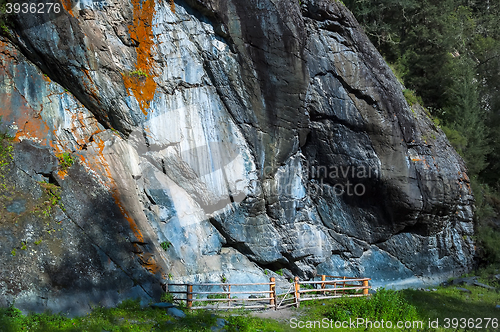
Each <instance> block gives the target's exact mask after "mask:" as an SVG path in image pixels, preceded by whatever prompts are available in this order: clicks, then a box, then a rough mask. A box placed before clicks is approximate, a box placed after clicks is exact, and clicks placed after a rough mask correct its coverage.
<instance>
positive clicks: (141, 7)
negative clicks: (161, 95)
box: [122, 0, 156, 115]
mask: <svg viewBox="0 0 500 332" xmlns="http://www.w3.org/2000/svg"><path fill="white" fill-rule="evenodd" d="M132 4H133V6H134V22H133V24H132V25H129V27H128V28H129V33H130V37H131V38H132V39H133V40H136V41H138V42H139V46H138V47H137V48H136V52H137V63H136V66H135V68H136V70H135V72H137V73H140V74H139V75H138V74H122V76H123V82H124V84H125V87H126V88H127V90H128V91H129V93H130V92H132V93H133V95H134V97H135V98H136V99H137V101H138V102H139V107H140V108H141V111H142V113H144V115H147V110H148V109H149V105H150V103H151V101H152V100H153V97H154V95H155V92H156V82H155V81H154V78H153V77H152V75H151V74H152V73H153V72H154V70H153V63H154V61H153V59H152V55H151V52H152V49H153V47H154V42H153V28H152V23H153V16H154V14H155V1H154V0H144V1H141V0H132Z"/></svg>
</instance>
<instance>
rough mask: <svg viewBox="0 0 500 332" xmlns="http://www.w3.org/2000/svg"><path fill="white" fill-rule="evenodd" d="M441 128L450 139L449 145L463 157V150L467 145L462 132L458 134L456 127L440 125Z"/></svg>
mask: <svg viewBox="0 0 500 332" xmlns="http://www.w3.org/2000/svg"><path fill="white" fill-rule="evenodd" d="M441 128H442V129H443V131H444V133H445V134H446V137H447V138H448V140H449V141H450V143H451V145H452V146H453V147H454V148H455V150H456V151H457V152H458V153H459V154H460V155H461V156H462V157H463V151H464V149H465V148H466V147H467V138H465V137H464V136H462V134H460V133H459V132H458V130H456V129H453V128H450V127H447V126H442V127H441Z"/></svg>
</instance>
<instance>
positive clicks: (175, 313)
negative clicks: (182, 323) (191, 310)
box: [167, 308, 186, 318]
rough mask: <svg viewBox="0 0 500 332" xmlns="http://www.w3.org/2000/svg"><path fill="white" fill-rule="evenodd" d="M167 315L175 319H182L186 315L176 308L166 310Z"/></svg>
mask: <svg viewBox="0 0 500 332" xmlns="http://www.w3.org/2000/svg"><path fill="white" fill-rule="evenodd" d="M167 315H169V316H172V317H175V318H184V317H186V314H185V313H184V312H183V311H182V310H180V309H177V308H168V309H167Z"/></svg>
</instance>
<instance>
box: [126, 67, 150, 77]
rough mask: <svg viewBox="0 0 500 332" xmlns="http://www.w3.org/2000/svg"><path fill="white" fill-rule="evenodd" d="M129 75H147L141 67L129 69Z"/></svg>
mask: <svg viewBox="0 0 500 332" xmlns="http://www.w3.org/2000/svg"><path fill="white" fill-rule="evenodd" d="M128 75H129V76H138V77H148V76H149V75H148V73H146V72H145V71H144V70H142V69H136V70H134V71H131V72H129V73H128Z"/></svg>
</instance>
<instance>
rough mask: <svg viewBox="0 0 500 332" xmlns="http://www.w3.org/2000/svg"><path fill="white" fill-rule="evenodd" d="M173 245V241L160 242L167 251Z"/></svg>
mask: <svg viewBox="0 0 500 332" xmlns="http://www.w3.org/2000/svg"><path fill="white" fill-rule="evenodd" d="M171 245H172V243H170V242H169V241H165V242H162V243H160V246H161V248H162V249H163V250H165V251H167V249H168V248H170V246H171Z"/></svg>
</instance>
